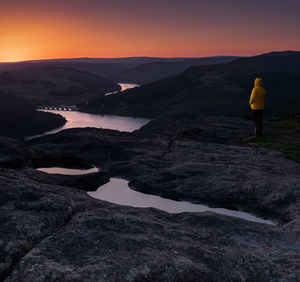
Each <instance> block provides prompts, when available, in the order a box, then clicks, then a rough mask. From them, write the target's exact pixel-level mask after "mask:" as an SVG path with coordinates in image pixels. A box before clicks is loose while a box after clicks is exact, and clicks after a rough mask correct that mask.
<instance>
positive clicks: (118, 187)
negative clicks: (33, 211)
mask: <svg viewBox="0 0 300 282" xmlns="http://www.w3.org/2000/svg"><path fill="white" fill-rule="evenodd" d="M88 194H89V195H90V196H91V197H93V198H95V199H99V200H103V201H107V202H111V203H114V204H118V205H125V206H131V207H138V208H149V207H151V208H156V209H160V210H163V211H166V212H168V213H183V212H214V213H217V214H222V215H227V216H233V217H238V218H242V219H245V220H248V221H253V222H258V223H263V224H270V225H275V224H274V223H273V222H272V221H270V220H266V219H263V218H259V217H256V216H254V215H251V214H249V213H246V212H242V211H234V210H229V209H223V208H210V207H208V206H205V205H198V204H192V203H189V202H183V201H174V200H170V199H166V198H162V197H159V196H155V195H149V194H144V193H141V192H138V191H135V190H132V189H130V188H129V186H128V181H126V180H123V179H118V178H111V179H110V182H108V183H106V184H104V185H103V186H100V187H99V188H98V190H97V191H94V192H88Z"/></svg>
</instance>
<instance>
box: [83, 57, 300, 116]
mask: <svg viewBox="0 0 300 282" xmlns="http://www.w3.org/2000/svg"><path fill="white" fill-rule="evenodd" d="M257 76H260V77H262V78H263V80H264V87H265V88H266V89H267V105H266V114H269V115H273V114H277V113H279V112H282V111H284V109H285V108H286V107H287V106H288V105H290V104H291V103H292V104H295V103H299V99H300V52H296V51H295V52H292V51H290V52H272V53H268V54H264V55H260V56H254V57H249V58H240V59H236V60H234V61H232V62H229V63H226V64H218V65H203V66H195V67H191V68H189V69H187V70H185V71H184V72H182V73H180V74H178V75H174V76H170V77H168V78H166V79H163V80H159V81H155V82H153V83H149V84H145V85H142V86H141V87H139V88H135V89H131V90H127V91H125V92H124V93H122V94H116V95H112V96H109V97H105V98H101V97H100V98H97V99H93V101H92V103H90V105H89V106H88V107H87V106H85V105H82V106H81V108H82V110H86V111H92V112H98V111H100V108H101V110H102V111H103V112H106V113H118V114H124V115H135V116H147V117H156V116H169V115H172V116H178V115H179V116H181V115H183V116H185V115H206V114H225V115H233V116H244V115H248V114H249V113H250V110H249V105H248V101H249V95H250V92H251V90H252V88H253V82H254V79H255V78H256V77H257ZM297 101H298V102H297ZM91 105H92V106H91ZM100 106H101V107H100Z"/></svg>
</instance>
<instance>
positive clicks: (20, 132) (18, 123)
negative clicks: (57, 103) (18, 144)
mask: <svg viewBox="0 0 300 282" xmlns="http://www.w3.org/2000/svg"><path fill="white" fill-rule="evenodd" d="M0 101H1V102H0V136H8V137H14V138H23V137H25V136H32V135H37V134H41V133H43V132H45V131H48V130H51V129H54V128H57V127H59V126H62V125H63V124H64V123H65V122H66V120H65V119H64V118H63V117H62V116H60V115H56V114H52V113H47V112H41V111H36V110H35V107H34V106H33V105H32V104H31V103H30V102H29V101H28V100H26V99H24V98H22V97H17V96H14V95H11V94H5V93H1V92H0Z"/></svg>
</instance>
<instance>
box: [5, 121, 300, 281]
mask: <svg viewBox="0 0 300 282" xmlns="http://www.w3.org/2000/svg"><path fill="white" fill-rule="evenodd" d="M251 130H252V128H251V124H250V123H248V122H247V121H243V120H239V119H228V118H224V117H211V118H209V119H208V118H199V119H198V120H181V121H179V120H178V121H176V122H175V121H161V122H160V121H153V122H151V123H150V124H148V125H147V126H145V127H144V128H142V129H141V130H139V131H137V132H133V133H121V132H117V131H110V130H101V129H91V128H89V129H72V130H65V131H63V132H60V133H58V134H55V135H49V136H44V137H42V138H38V139H35V140H31V141H30V142H28V143H26V147H27V150H28V152H29V157H28V159H29V160H30V161H29V162H27V163H26V165H25V167H23V168H16V167H13V168H10V169H9V168H2V169H0V190H1V192H0V229H1V230H5V232H1V233H0V275H1V276H0V280H5V281H9V282H11V281H25V282H26V281H199V280H201V281H298V280H299V279H300V272H299V269H300V268H299V266H300V257H299V253H300V241H299V231H300V216H299V215H300V201H299V197H300V195H299V190H300V187H299V184H300V165H299V164H298V163H295V162H293V161H290V160H288V159H286V158H285V157H284V156H283V155H282V154H281V153H278V152H275V151H272V150H267V149H262V148H253V147H249V146H247V143H245V142H242V141H241V140H242V139H243V137H245V136H247V135H248V134H249V133H250V131H251ZM72 159H73V160H74V162H75V163H76V162H79V161H81V162H82V163H83V164H90V165H95V166H97V167H101V169H102V170H101V171H103V173H102V174H101V173H100V174H94V175H90V176H85V177H90V178H86V179H85V178H81V177H82V176H78V177H79V178H77V176H76V177H73V176H72V177H70V178H69V177H66V176H59V175H48V174H46V173H42V172H39V171H35V170H34V169H33V166H35V165H37V164H41V163H43V164H46V163H47V160H48V161H49V163H56V164H59V162H60V161H61V163H64V162H65V161H66V160H68V161H69V160H72ZM112 176H121V177H125V178H127V179H129V180H130V186H131V187H133V188H134V189H137V190H140V191H143V192H146V193H151V194H159V195H162V196H165V197H168V198H172V199H185V200H189V201H192V202H196V203H207V204H209V205H211V206H217V207H230V208H237V209H242V210H245V211H248V212H251V213H253V214H258V215H261V216H263V217H269V218H272V219H273V220H275V221H276V222H277V225H276V226H270V225H265V224H259V223H254V222H249V221H245V220H242V219H238V218H233V217H228V216H223V215H216V214H214V213H209V212H206V213H195V214H192V213H184V214H168V213H165V212H163V211H159V210H155V209H139V208H131V207H127V206H118V205H114V204H110V203H107V202H103V201H100V200H95V199H92V198H90V197H89V196H88V195H87V194H86V192H84V191H81V190H80V189H75V188H72V187H75V186H76V183H77V184H78V183H80V181H82V183H83V184H86V183H88V182H89V183H90V185H91V186H92V185H93V184H95V185H96V183H97V185H99V183H105V182H106V181H107V179H108V177H112ZM68 179H69V180H68ZM71 186H72V187H71ZM80 186H81V184H80V185H78V187H79V188H81V189H83V188H84V187H80Z"/></svg>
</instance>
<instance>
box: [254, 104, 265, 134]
mask: <svg viewBox="0 0 300 282" xmlns="http://www.w3.org/2000/svg"><path fill="white" fill-rule="evenodd" d="M252 113H253V121H254V125H255V129H254V135H255V136H262V129H263V113H264V110H252Z"/></svg>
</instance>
